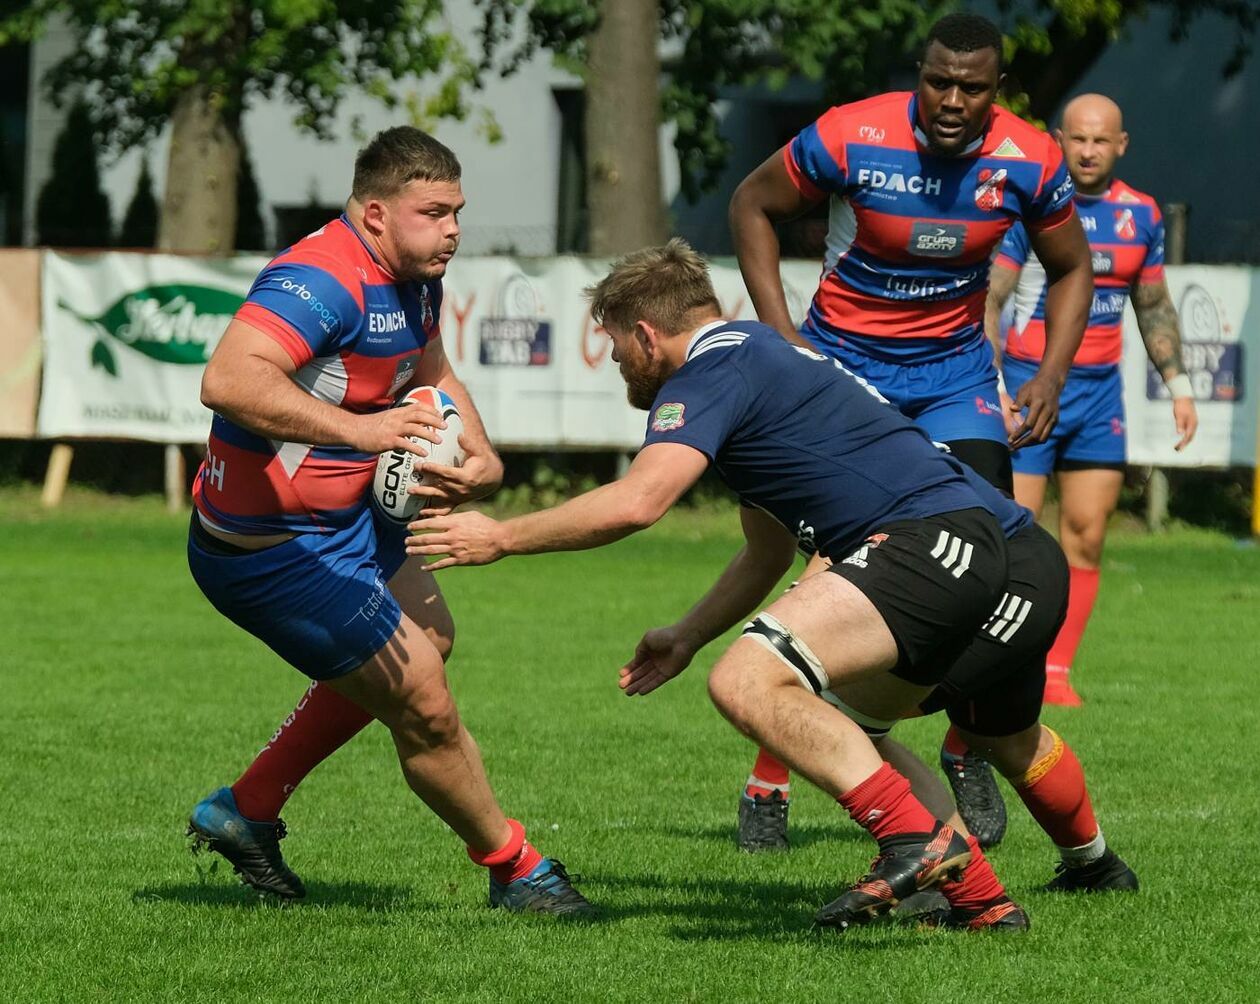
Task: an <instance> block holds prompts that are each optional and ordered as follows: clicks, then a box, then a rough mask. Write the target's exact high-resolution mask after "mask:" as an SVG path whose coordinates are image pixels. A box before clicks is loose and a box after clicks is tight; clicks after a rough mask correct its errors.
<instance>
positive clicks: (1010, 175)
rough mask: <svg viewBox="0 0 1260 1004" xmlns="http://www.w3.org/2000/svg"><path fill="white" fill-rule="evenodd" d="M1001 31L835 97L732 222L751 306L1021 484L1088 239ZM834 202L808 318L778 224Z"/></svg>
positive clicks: (952, 444) (772, 774)
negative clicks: (1003, 250) (858, 96)
mask: <svg viewBox="0 0 1260 1004" xmlns="http://www.w3.org/2000/svg"><path fill="white" fill-rule="evenodd" d="M1001 52H1002V36H1001V33H1000V32H999V31H998V30H997V28H996V27H995V26H994V25H993V24H992V23H991V22H989V21H988V20H986V19H985V18H982V17H978V16H976V15H972V14H952V15H949V16H947V17H945V18H942V19H941V20H940V21H938V22H937V23H936V24H935V25H933V27H932V28H931V30H930V31H929V33H928V39H927V43H926V45H925V48H924V51H923V56H922V61H921V63H920V65H919V82H918V88H917V90H916V91H915V92H913V93H910V92H897V93H891V94H882V95H879V96H877V97H874V98H870V99H867V100H865V101H859V102H855V103H853V104H847V105H840V106H838V107H835V108H832V109H831V110H830V111H828V112H826V113H825V114H824V115H823V116H822V117H821V118H820V119H818V121H817V122H815V123H814V124H812V125H810V126H808V127H807V128H806V129H804V130H803V131H802V132H801V133H800V134H799V135H798V136H797V137H796V138H795V139H794V140H792V142H791V143H789V144H788V145H787V146H785V147H783V148H782V149H781V150H779V151H777V152H776V153H775V154H773V155H772V156H771V157H770V158H769V159H768V160H767V161H766V162H765V163H764V164H762V165H761V166H760V167H758V168H757V169H756V170H755V171H753V173H752V174H750V175H749V176H748V177H747V178H746V179H745V180H744V181H743V183H742V184H741V185H740V187H739V188H738V189H737V191H736V192H735V195H734V197H733V198H732V200H731V207H730V221H731V231H732V235H733V237H734V241H735V249H736V254H737V255H738V257H739V264H740V270H741V271H742V273H743V276H744V282H745V284H746V285H747V287H748V291H749V294H750V296H751V298H752V301H753V304H754V306H755V307H756V310H757V316H758V317H759V318H760V319H761V320H763V321H764V322H766V323H767V324H769V325H771V326H772V327H774V328H776V329H777V330H778V331H779V332H780V334H782V335H783V336H784V337H785V338H787V339H789V340H790V341H793V342H798V343H804V344H807V345H809V346H811V347H812V348H814V349H816V350H817V351H820V352H824V353H826V354H828V355H830V356H832V357H834V358H836V359H838V360H839V361H840V362H842V363H843V364H844V365H845V366H846V367H847V368H848V369H849V370H851V371H852V372H853V373H855V374H857V375H858V376H861V377H862V378H864V379H865V380H866V381H868V382H869V383H870V384H871V385H872V386H874V387H876V388H877V389H878V390H879V391H880V393H881V394H883V396H884V397H886V398H887V399H889V400H890V401H892V403H893V404H895V405H896V406H897V407H898V408H899V409H900V410H901V411H902V412H903V413H904V414H905V415H906V416H907V417H909V418H912V419H913V420H914V421H915V422H917V423H918V424H919V425H921V426H922V427H923V429H924V430H925V431H926V432H927V433H928V435H929V436H931V438H932V439H933V440H935V441H936V442H938V443H944V444H946V445H948V447H949V449H950V451H951V452H952V453H953V454H954V456H956V457H957V458H958V459H959V460H962V461H963V462H964V463H966V464H968V465H970V466H971V467H972V468H973V469H975V470H976V471H977V472H978V473H979V474H980V475H982V476H983V477H984V478H986V479H987V480H988V481H989V482H990V483H992V484H994V485H996V486H997V487H999V488H1002V489H1004V490H1007V491H1009V490H1010V488H1011V460H1010V451H1011V449H1012V448H1018V447H1022V446H1025V445H1026V444H1029V443H1034V442H1039V441H1041V440H1044V439H1045V438H1046V436H1047V435H1049V433H1050V430H1051V429H1052V428H1053V427H1054V424H1055V421H1056V418H1057V414H1058V397H1059V391H1060V389H1061V388H1062V386H1063V382H1064V380H1065V378H1066V375H1067V370H1068V366H1069V365H1070V363H1071V360H1072V356H1073V354H1074V353H1075V351H1076V347H1077V345H1079V343H1080V340H1081V335H1082V333H1083V331H1084V328H1085V320H1086V317H1087V315H1088V312H1089V303H1090V298H1091V295H1092V291H1093V284H1092V279H1091V273H1090V264H1089V249H1088V246H1087V245H1086V242H1085V236H1084V234H1083V232H1082V230H1081V226H1080V223H1079V221H1078V219H1077V217H1076V213H1075V210H1074V208H1073V204H1072V198H1071V196H1072V183H1071V179H1070V178H1069V177H1068V175H1067V171H1066V169H1065V167H1064V164H1063V157H1062V154H1061V153H1060V151H1059V148H1058V147H1057V146H1056V144H1055V143H1054V141H1053V140H1052V139H1051V137H1050V136H1049V135H1047V134H1046V133H1045V132H1043V131H1042V130H1040V129H1037V128H1035V127H1034V126H1031V125H1029V124H1028V123H1026V122H1024V121H1022V120H1021V119H1019V118H1018V117H1016V116H1015V115H1013V114H1011V113H1010V112H1008V111H1006V110H1004V109H1002V108H999V107H997V106H995V105H994V100H995V98H996V97H997V94H998V90H999V87H1000V86H1001V82H1002V79H1003V78H1002V57H1001ZM823 199H829V200H830V226H829V232H828V239H827V243H828V251H827V257H826V262H825V265H824V269H823V276H822V281H821V283H820V285H819V288H818V291H817V293H816V294H815V296H814V300H813V303H812V304H811V305H810V309H809V313H808V315H807V317H806V319H805V321H804V323H803V324H802V325H801V327H800V329H799V331H798V330H797V329H796V327H795V326H794V325H793V324H792V320H791V317H790V316H789V313H788V309H787V301H786V298H785V296H784V292H783V285H782V281H781V279H780V276H779V243H778V239H777V237H776V236H775V231H774V224H775V223H778V222H780V221H783V220H786V219H790V218H792V217H794V216H797V215H799V214H801V213H803V212H805V211H806V210H808V209H809V208H810V207H812V206H814V205H816V204H818V203H819V202H821V201H822V200H823ZM1017 221H1023V223H1024V224H1025V226H1026V228H1027V232H1028V234H1029V239H1030V241H1031V242H1032V243H1033V244H1034V246H1035V247H1036V250H1037V253H1038V255H1039V256H1040V257H1041V260H1042V261H1043V262H1045V265H1046V273H1047V277H1048V282H1047V293H1046V297H1047V311H1046V316H1047V319H1048V320H1047V328H1046V351H1045V353H1044V354H1043V356H1042V358H1041V361H1040V364H1039V365H1038V367H1037V368H1036V370H1035V372H1032V373H1030V374H1029V375H1028V377H1027V379H1025V380H1024V381H1023V382H1022V383H1021V384H1020V386H1018V387H1017V388H1015V392H1014V399H1013V401H1012V402H1011V408H1012V412H1011V414H1012V415H1013V416H1015V415H1020V416H1022V417H1021V419H1020V420H1019V421H1017V422H1016V423H1015V424H1016V428H1014V429H1013V430H1012V431H1010V432H1009V434H1008V430H1007V428H1006V424H1005V422H1004V419H1003V415H1002V411H1001V405H1000V395H999V390H998V379H999V377H998V372H997V369H996V367H995V366H994V362H993V353H992V350H991V348H990V347H989V345H988V343H987V342H986V340H985V337H984V309H985V297H986V292H987V285H988V274H989V262H990V258H991V255H992V253H993V251H994V249H995V248H996V247H997V245H998V243H999V242H1000V241H1001V239H1002V236H1003V234H1005V233H1006V231H1007V230H1008V229H1010V227H1011V226H1012V225H1013V224H1014V223H1016V222H1017ZM942 765H943V766H944V767H945V769H946V773H947V775H948V776H949V778H950V781H951V784H952V785H953V786H954V788H955V791H956V793H958V795H959V797H960V800H961V801H962V802H963V803H964V804H965V805H967V806H982V807H983V808H984V813H983V814H984V815H986V816H987V817H989V818H988V819H987V820H986V819H981V818H978V817H976V816H974V815H973V816H972V817H965V818H967V819H968V825H970V826H972V827H973V829H974V830H975V831H976V832H977V833H978V834H979V835H980V839H981V842H982V843H984V844H986V845H987V844H991V843H993V842H996V839H998V838H1000V836H1001V832H1002V828H1003V827H1004V825H1005V809H1004V807H1003V804H1002V801H1001V796H1000V795H999V794H998V791H997V788H996V785H995V784H994V782H993V778H992V773H991V772H990V771H989V769H988V767H987V765H986V764H985V763H984V762H983V761H982V760H980V759H979V758H977V757H974V756H969V755H967V753H966V749H965V747H964V746H962V745H961V744H958V743H955V742H952V741H947V744H946V748H945V749H944V750H943V751H942ZM788 798H789V781H788V772H787V770H786V768H785V767H784V766H783V764H781V763H779V762H778V761H777V760H776V759H775V758H774V757H773V756H771V755H769V754H767V753H765V752H763V753H762V754H760V755H759V756H758V758H757V761H756V764H755V765H754V767H753V771H752V774H751V775H750V776H749V778H748V781H747V783H746V785H745V788H744V791H743V793H742V797H741V799H740V813H739V817H740V825H739V843H740V846H741V847H743V848H744V849H745V850H750V851H756V850H768V849H776V848H784V847H786V846H787V811H788V805H789V801H788Z"/></svg>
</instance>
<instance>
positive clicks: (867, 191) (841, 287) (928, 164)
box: [784, 92, 1073, 362]
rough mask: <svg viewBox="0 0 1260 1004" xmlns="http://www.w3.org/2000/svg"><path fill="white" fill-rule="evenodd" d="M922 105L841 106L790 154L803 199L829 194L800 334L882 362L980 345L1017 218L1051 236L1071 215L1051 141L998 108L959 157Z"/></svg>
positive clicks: (905, 97)
mask: <svg viewBox="0 0 1260 1004" xmlns="http://www.w3.org/2000/svg"><path fill="white" fill-rule="evenodd" d="M917 114H918V99H917V97H916V96H915V95H914V94H912V93H910V92H895V93H892V94H883V95H879V96H877V97H874V98H869V99H867V100H865V101H857V102H854V103H852V104H847V105H838V106H837V107H835V108H832V109H831V110H830V111H828V112H826V113H825V114H824V115H823V116H822V117H821V118H820V119H818V120H817V121H816V122H814V123H813V124H812V125H810V126H808V127H806V128H805V129H804V130H802V131H801V132H800V133H799V134H798V135H797V136H796V138H795V139H793V140H792V142H791V143H790V144H788V146H787V147H786V148H785V152H784V158H785V162H786V166H787V172H788V177H789V178H791V180H792V182H793V184H794V185H795V186H796V188H797V190H798V191H800V193H801V194H802V195H803V196H804V197H805V198H808V199H812V200H821V199H822V198H823V197H825V196H830V197H831V215H830V225H829V228H828V234H827V258H826V263H825V267H824V270H823V277H822V281H821V283H820V284H819V287H818V292H817V293H816V294H815V296H814V301H813V303H812V304H811V306H810V310H809V315H808V317H807V318H806V320H805V323H804V325H803V326H802V328H801V332H802V334H803V335H805V336H806V337H807V338H809V339H810V340H812V341H813V342H815V343H816V344H818V345H819V346H820V347H822V348H824V349H826V348H829V347H833V346H837V345H840V344H844V345H848V346H850V347H852V348H853V349H854V350H856V351H859V352H863V353H865V354H869V355H872V356H875V357H877V358H882V359H886V360H888V361H890V362H907V361H924V360H930V359H937V358H941V357H943V356H946V355H949V354H951V353H953V352H956V351H958V350H960V349H961V348H963V347H971V346H973V345H974V344H975V343H976V342H977V341H978V340H981V339H983V338H984V302H985V296H986V294H987V290H988V279H989V266H990V259H991V257H992V254H993V250H994V249H995V248H996V247H997V245H998V242H999V241H1001V239H1002V236H1003V234H1005V233H1006V231H1007V230H1008V229H1009V228H1010V227H1011V225H1012V224H1013V223H1014V222H1015V221H1016V220H1023V221H1024V222H1025V223H1026V224H1027V225H1028V226H1029V227H1031V228H1033V229H1034V230H1038V231H1040V230H1048V229H1051V228H1053V227H1056V226H1060V225H1062V224H1063V223H1065V222H1067V220H1068V219H1070V218H1071V216H1072V213H1073V208H1072V180H1071V178H1070V177H1069V176H1068V173H1067V169H1066V167H1065V166H1064V163H1063V155H1062V153H1061V151H1060V150H1059V147H1058V145H1057V144H1056V143H1055V142H1054V140H1052V139H1051V138H1050V137H1049V136H1048V135H1047V134H1046V133H1045V132H1043V131H1042V130H1040V129H1038V128H1036V127H1035V126H1032V125H1029V124H1028V123H1027V122H1024V121H1023V120H1022V119H1020V118H1019V117H1018V116H1016V115H1014V114H1012V113H1011V112H1008V111H1006V110H1005V109H1003V108H997V107H995V108H994V109H993V110H992V112H991V113H990V118H989V121H988V123H987V125H986V127H985V130H984V132H983V133H982V134H981V135H980V136H978V137H977V138H976V139H975V140H974V141H973V142H972V143H971V144H970V145H969V146H968V147H967V148H966V149H965V150H964V151H962V152H961V153H960V154H959V155H957V156H953V157H943V156H939V155H937V154H933V153H931V152H930V151H929V149H928V146H927V138H926V136H925V135H924V134H923V132H922V130H921V129H920V128H919V125H918V120H917Z"/></svg>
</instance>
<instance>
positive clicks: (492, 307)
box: [442, 258, 819, 450]
mask: <svg viewBox="0 0 1260 1004" xmlns="http://www.w3.org/2000/svg"><path fill="white" fill-rule="evenodd" d="M606 269H607V263H606V262H604V261H600V260H595V259H586V258H551V259H541V258H540V259H512V258H472V259H465V260H462V261H457V262H456V264H455V266H454V267H453V268H452V269H451V270H450V272H449V273H448V275H447V278H446V281H445V296H444V299H443V304H442V337H443V339H445V341H446V351H447V354H448V355H449V356H450V358H451V360H452V362H453V363H454V365H455V370H456V372H457V373H458V374H459V376H460V378H461V379H462V380H463V381H464V382H465V383H466V384H467V385H468V388H469V391H470V392H471V393H472V396H473V400H474V401H476V402H477V407H478V409H479V410H480V412H481V416H482V418H483V419H484V420H485V423H486V428H487V429H488V431H489V432H490V435H491V437H492V438H493V439H494V441H495V443H496V444H498V445H499V446H501V447H505V448H508V449H513V448H517V449H520V448H532V449H557V448H559V449H600V450H603V449H615V450H635V449H638V447H639V446H640V445H642V442H643V436H644V433H645V431H646V425H647V415H646V413H645V412H637V411H635V410H634V409H632V408H631V407H630V405H629V404H628V403H627V402H626V387H625V383H624V382H623V381H622V379H621V375H620V373H619V372H618V369H617V364H616V363H614V362H613V361H612V358H611V353H610V350H611V348H612V344H611V342H610V341H609V338H608V336H607V335H606V334H604V333H603V332H602V331H601V330H599V329H598V328H597V327H596V326H595V325H594V324H593V323H592V321H591V315H590V310H589V309H588V307H587V303H586V299H585V297H584V296H583V295H582V291H583V289H585V288H586V287H587V286H589V285H591V284H592V283H595V282H597V281H598V280H599V279H600V278H602V277H603V275H604V274H605V272H606ZM818 275H819V270H818V266H817V265H813V264H808V263H804V262H792V263H789V264H787V265H786V266H785V268H784V281H785V282H786V283H787V286H788V303H789V306H790V307H791V308H792V309H793V311H794V312H796V313H799V314H801V315H802V316H803V315H804V312H805V311H806V310H807V309H808V307H809V301H810V299H811V298H812V297H813V295H814V290H815V289H816V288H817V286H818ZM713 282H714V287H715V289H716V290H717V294H718V299H719V300H720V301H721V303H722V309H723V313H724V314H725V315H726V316H727V317H752V316H753V312H752V308H751V306H750V304H749V302H748V294H747V292H746V291H745V289H744V282H743V279H742V278H741V277H740V274H739V270H738V268H736V267H735V265H734V263H733V262H724V263H718V264H716V265H715V266H714V269H713Z"/></svg>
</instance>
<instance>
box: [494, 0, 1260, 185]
mask: <svg viewBox="0 0 1260 1004" xmlns="http://www.w3.org/2000/svg"><path fill="white" fill-rule="evenodd" d="M475 2H476V3H477V6H478V7H479V8H481V11H482V15H483V23H482V27H481V30H480V31H479V33H478V39H479V41H480V43H481V48H482V58H481V64H480V67H479V70H480V71H481V72H487V71H489V70H492V69H493V70H494V71H495V72H498V73H503V74H510V73H512V72H513V71H514V70H516V69H517V68H518V67H519V66H520V65H521V64H522V63H523V62H524V61H525V60H526V59H528V58H530V57H531V56H533V55H534V54H535V53H536V52H537V51H538V50H539V49H547V50H549V51H550V52H551V53H552V54H553V57H554V58H555V60H556V62H557V63H558V64H559V65H561V66H563V67H564V68H566V69H571V70H573V71H574V72H577V73H579V74H580V73H581V72H582V61H583V58H584V42H585V38H586V35H587V34H588V33H589V32H590V31H591V30H592V29H593V28H594V27H595V25H596V24H597V23H598V17H599V14H598V5H597V4H594V3H590V2H588V0H475ZM607 2H612V0H607ZM1155 2H1156V4H1158V5H1159V6H1163V7H1168V8H1170V9H1171V10H1172V11H1173V14H1174V24H1173V34H1174V37H1175V38H1182V37H1184V35H1185V32H1186V30H1187V28H1188V26H1189V24H1190V22H1191V21H1192V20H1193V19H1194V18H1195V17H1197V16H1199V15H1201V14H1203V13H1205V12H1209V11H1212V12H1216V13H1218V14H1221V15H1223V16H1225V17H1228V18H1230V19H1232V20H1233V21H1234V22H1235V23H1236V24H1237V25H1238V26H1239V29H1240V30H1239V34H1238V41H1237V44H1236V46H1235V48H1234V50H1233V52H1232V53H1230V54H1229V55H1228V58H1227V59H1226V62H1225V65H1224V69H1225V71H1226V72H1233V71H1235V70H1237V69H1238V68H1240V67H1241V66H1242V63H1243V61H1244V60H1245V59H1246V57H1247V56H1248V54H1249V53H1250V51H1251V43H1252V39H1253V37H1254V34H1255V30H1256V27H1257V25H1258V24H1260V3H1257V0H1155ZM956 6H957V5H956V4H955V3H952V2H950V0H937V2H930V3H916V2H914V0H877V2H874V3H872V2H868V0H836V2H832V3H818V2H817V0H660V11H661V34H662V37H663V38H664V39H665V40H666V42H667V48H666V49H665V51H666V52H667V53H671V54H672V53H673V51H674V50H673V47H675V46H677V47H680V48H681V52H680V53H679V54H678V55H676V56H673V57H672V58H670V59H668V60H667V62H666V65H665V72H666V75H667V77H668V80H667V81H666V82H665V84H664V85H663V87H662V91H661V111H662V115H663V116H664V118H665V119H667V120H669V121H671V122H673V123H674V124H675V125H676V126H677V132H676V134H675V140H674V145H675V148H676V150H677V153H678V160H679V165H680V168H681V176H682V187H683V192H684V194H685V195H686V196H687V197H688V198H689V199H692V200H694V199H696V198H697V197H698V196H699V195H700V193H701V192H703V191H706V190H709V189H711V188H712V187H714V185H715V184H716V183H717V181H718V178H719V177H720V175H721V172H722V169H723V167H724V166H725V164H726V161H727V156H728V154H729V152H730V150H729V143H728V141H727V140H725V139H724V138H723V137H722V135H721V132H720V130H719V128H718V125H719V123H718V119H717V113H716V107H715V105H716V102H717V101H718V99H719V98H720V97H722V96H723V95H724V94H725V93H726V92H728V91H729V90H730V89H732V88H735V87H744V86H749V85H756V84H764V85H765V86H768V87H769V88H771V89H772V90H773V89H779V88H781V87H783V86H784V85H785V84H786V83H787V82H788V81H789V80H791V79H793V78H802V77H803V78H805V79H807V80H812V81H816V82H818V83H819V84H820V85H821V90H822V97H823V99H824V100H826V101H828V102H832V103H838V102H843V101H850V100H854V99H856V98H860V97H864V96H866V95H869V94H871V93H874V92H877V91H880V90H883V89H885V88H886V87H887V86H888V83H889V80H890V78H891V77H892V76H893V75H894V74H896V73H897V72H898V71H908V70H910V69H911V68H912V67H913V65H914V62H915V58H916V56H917V54H918V50H919V47H920V46H921V45H922V41H923V38H924V35H925V34H926V31H927V29H928V27H930V25H931V24H932V22H933V21H935V20H936V19H937V18H938V17H940V16H941V15H942V14H945V13H947V12H949V11H950V10H952V9H954V8H955V7H956ZM998 6H999V11H1000V13H1001V14H1002V20H1003V22H1004V23H1005V24H1006V26H1007V27H1008V31H1009V33H1008V36H1007V51H1006V56H1007V59H1008V61H1010V60H1013V59H1019V60H1020V63H1021V66H1022V68H1023V70H1024V74H1025V76H1026V77H1028V78H1030V79H1031V78H1032V77H1035V76H1037V75H1039V70H1040V69H1042V68H1043V67H1044V66H1045V64H1046V63H1047V62H1050V61H1053V60H1056V59H1060V60H1066V61H1067V62H1068V63H1069V64H1072V57H1073V56H1077V57H1079V56H1080V54H1079V53H1073V52H1068V51H1064V50H1070V49H1071V48H1072V46H1073V45H1074V43H1075V42H1077V41H1078V40H1080V39H1081V38H1082V37H1083V36H1085V35H1086V34H1087V33H1088V34H1089V35H1090V38H1089V42H1090V46H1089V47H1088V51H1089V52H1091V53H1094V54H1096V51H1097V50H1098V47H1099V46H1100V45H1102V44H1105V42H1106V40H1107V39H1109V38H1111V37H1114V36H1115V35H1116V34H1117V33H1118V32H1119V30H1120V28H1121V27H1122V26H1123V24H1124V22H1125V21H1126V19H1128V18H1130V17H1133V16H1140V15H1141V14H1143V13H1144V12H1145V11H1146V10H1147V9H1148V7H1149V6H1150V4H1148V3H1147V2H1146V0H1034V2H1033V3H1032V4H1029V3H1027V2H1023V3H1019V2H1017V0H999V5H998ZM1088 61H1092V56H1089V57H1088V60H1087V61H1086V62H1085V63H1084V64H1083V65H1079V66H1077V65H1075V64H1072V65H1073V70H1072V72H1069V73H1068V74H1067V75H1066V80H1065V83H1066V85H1067V86H1070V84H1071V83H1072V82H1074V81H1075V79H1076V76H1077V75H1079V72H1083V70H1084V69H1085V68H1087V66H1088ZM1059 94H1061V90H1060V91H1056V92H1055V93H1054V94H1051V95H1045V94H1042V95H1040V101H1039V102H1037V103H1034V102H1033V101H1031V100H1030V99H1029V96H1028V95H1027V94H1026V93H1015V94H1012V95H1011V96H1010V97H1009V99H1008V103H1009V105H1010V107H1012V108H1013V109H1014V110H1015V111H1017V112H1018V113H1019V114H1022V115H1025V116H1026V117H1029V118H1032V119H1034V120H1037V119H1038V117H1039V116H1041V117H1044V116H1045V115H1048V114H1049V111H1048V110H1047V109H1046V108H1045V107H1042V106H1044V105H1046V104H1048V103H1051V101H1052V99H1053V98H1055V97H1056V96H1058V95H1059Z"/></svg>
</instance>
